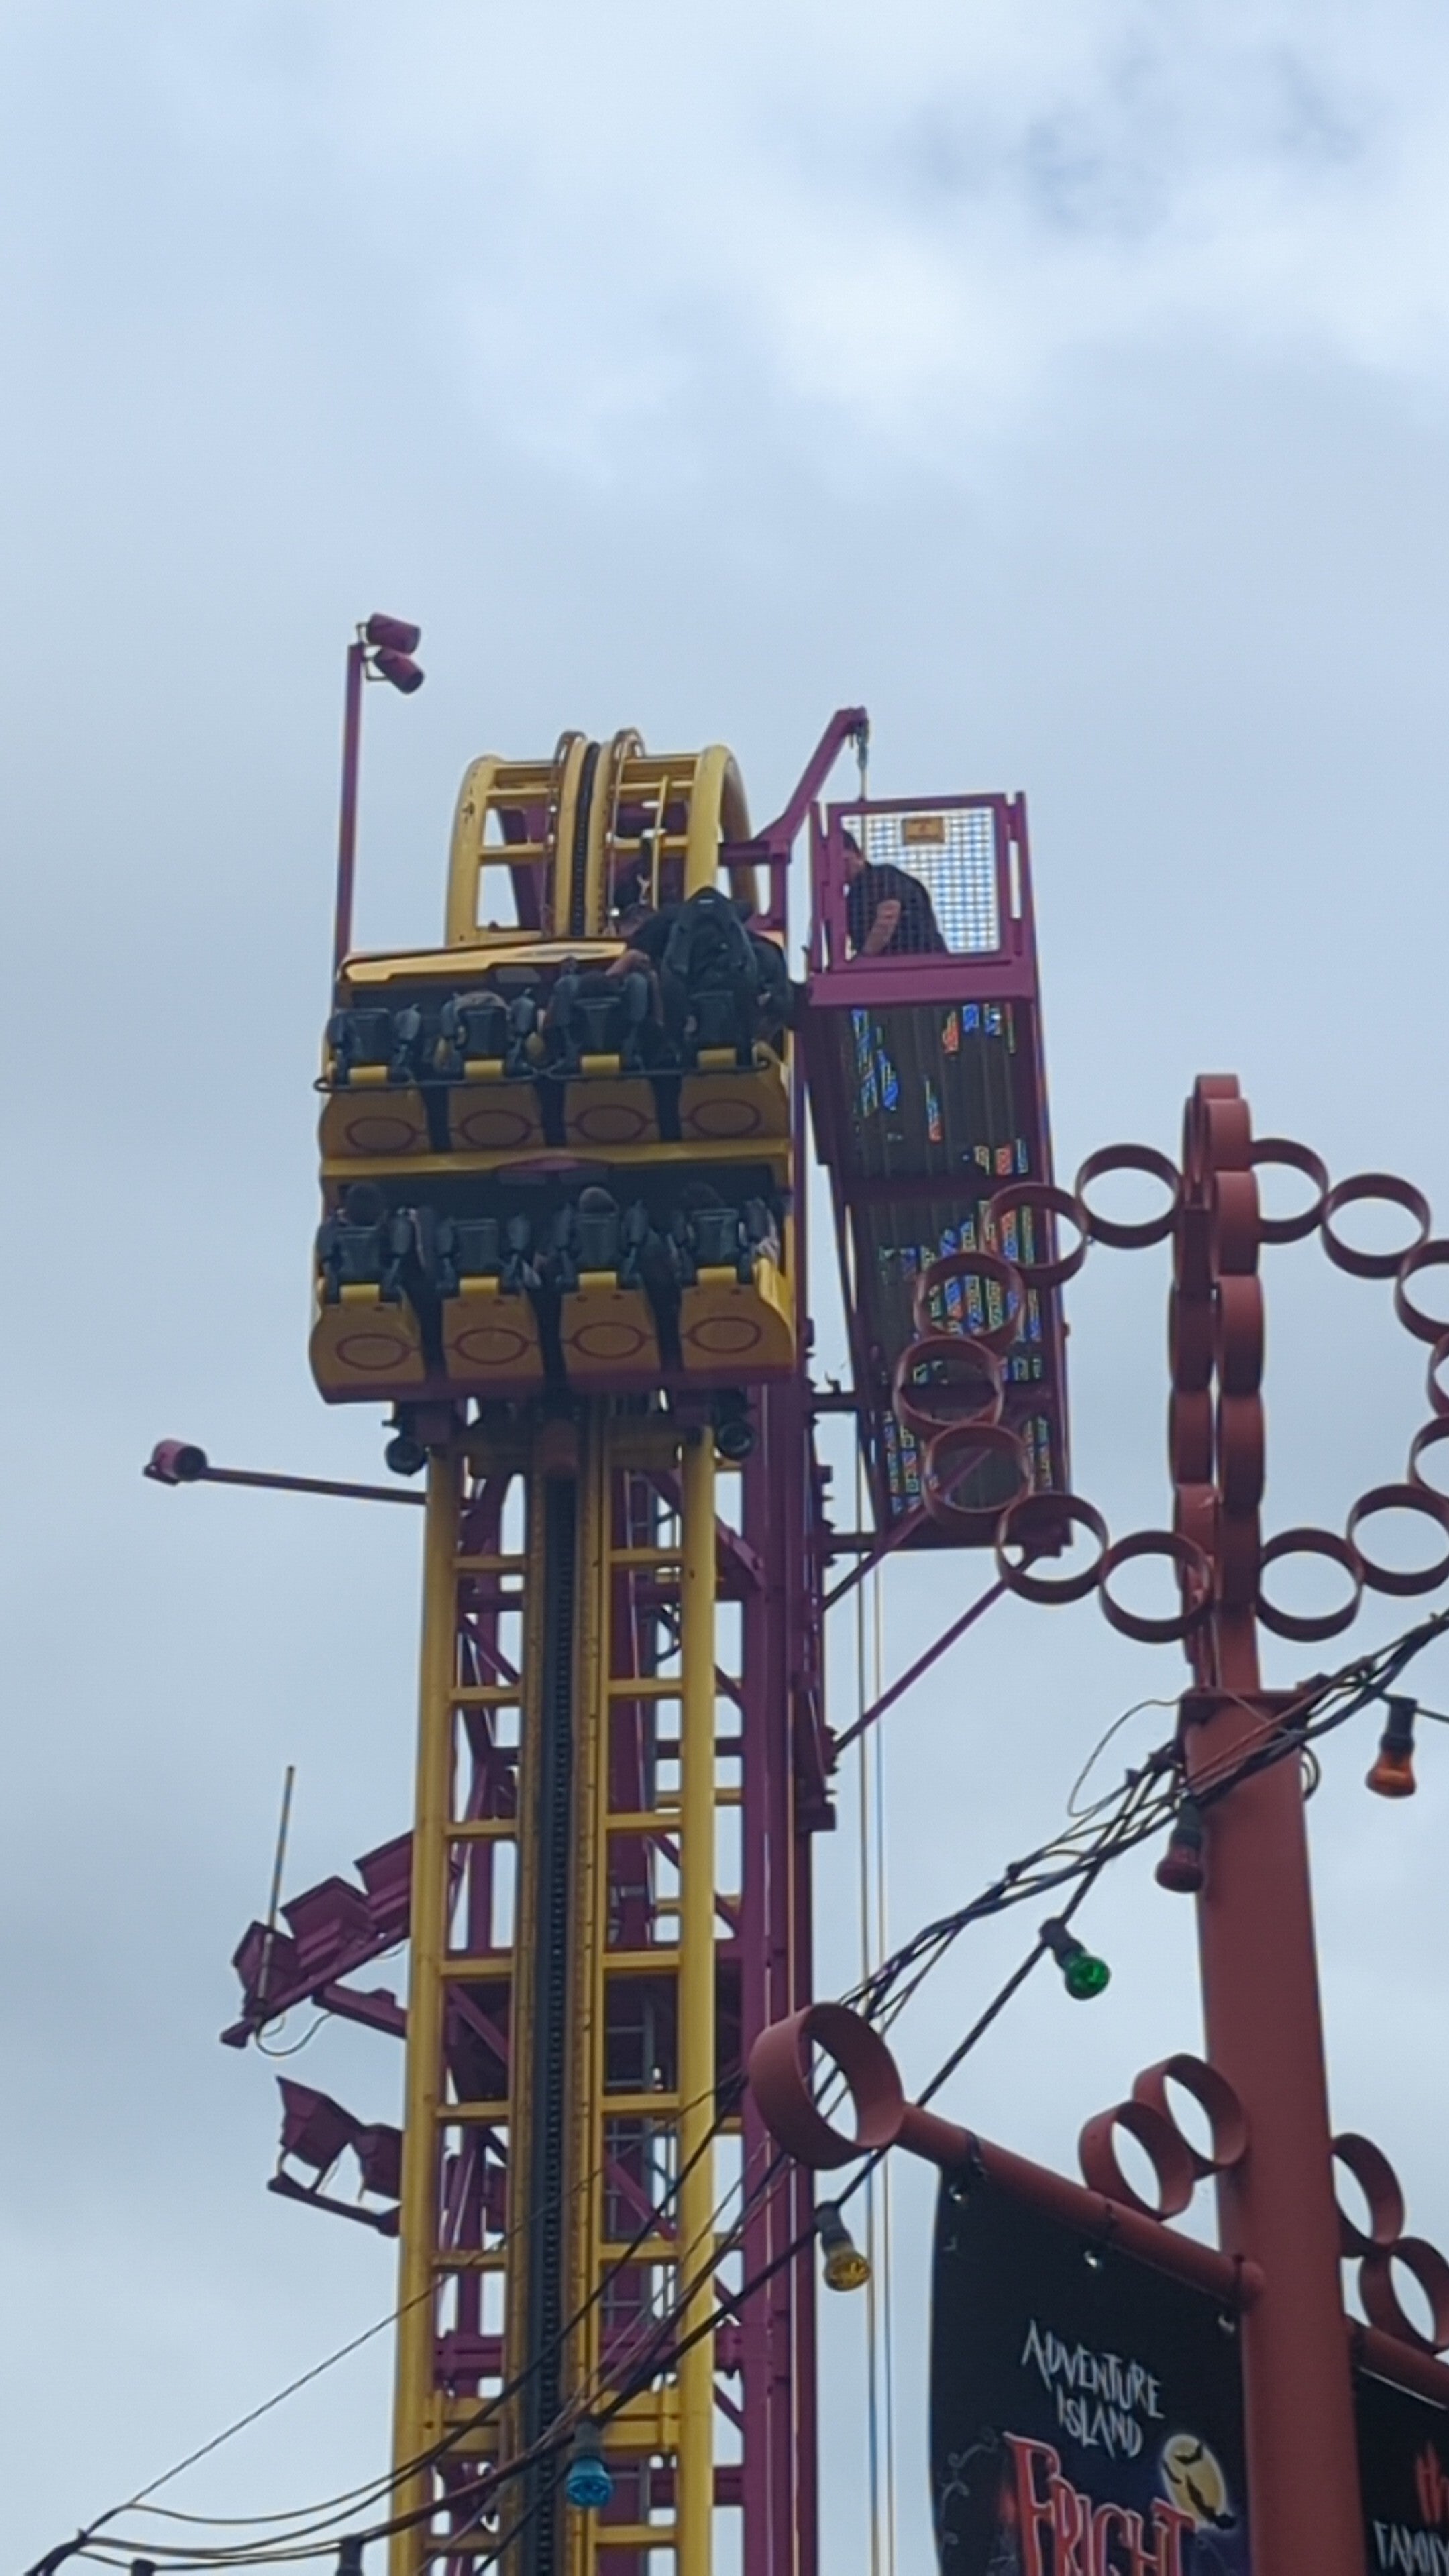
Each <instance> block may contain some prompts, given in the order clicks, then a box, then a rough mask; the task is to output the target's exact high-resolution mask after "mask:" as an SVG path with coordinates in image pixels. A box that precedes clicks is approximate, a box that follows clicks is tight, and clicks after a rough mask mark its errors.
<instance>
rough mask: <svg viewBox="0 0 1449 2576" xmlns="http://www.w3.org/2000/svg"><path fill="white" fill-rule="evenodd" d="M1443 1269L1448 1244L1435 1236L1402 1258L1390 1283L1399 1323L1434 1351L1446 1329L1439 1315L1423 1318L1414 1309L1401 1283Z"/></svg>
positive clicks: (1447, 1259) (1447, 1262) (1447, 1258)
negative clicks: (1394, 1277) (1396, 1274)
mask: <svg viewBox="0 0 1449 2576" xmlns="http://www.w3.org/2000/svg"><path fill="white" fill-rule="evenodd" d="M1446 1267H1449V1242H1446V1240H1445V1238H1444V1236H1443V1235H1436V1236H1434V1237H1432V1238H1431V1240H1430V1241H1429V1242H1427V1243H1416V1244H1415V1246H1414V1248H1413V1250H1412V1252H1406V1253H1405V1254H1404V1257H1403V1259H1402V1261H1401V1262H1400V1263H1399V1272H1398V1277H1397V1278H1396V1280H1395V1281H1394V1313H1395V1314H1396V1315H1397V1316H1398V1319H1399V1321H1400V1323H1401V1324H1403V1325H1405V1326H1406V1327H1407V1329H1408V1330H1409V1331H1410V1332H1411V1333H1412V1334H1413V1335H1414V1338H1415V1340H1416V1341H1420V1342H1431V1343H1432V1344H1433V1346H1434V1348H1435V1350H1437V1349H1438V1347H1439V1344H1440V1343H1441V1342H1442V1341H1443V1340H1444V1338H1445V1335H1446V1331H1449V1327H1446V1325H1445V1323H1444V1319H1443V1317H1442V1315H1426V1314H1425V1313H1424V1312H1423V1310H1422V1308H1420V1307H1418V1306H1416V1305H1415V1304H1414V1302H1413V1300H1412V1298H1410V1297H1409V1296H1408V1295H1407V1294H1406V1291H1405V1287H1404V1282H1405V1281H1406V1280H1408V1279H1414V1278H1417V1276H1418V1274H1419V1272H1420V1271H1421V1270H1442V1269H1444V1268H1446Z"/></svg>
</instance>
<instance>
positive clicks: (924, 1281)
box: [915, 1252, 1026, 1351]
mask: <svg viewBox="0 0 1449 2576" xmlns="http://www.w3.org/2000/svg"><path fill="white" fill-rule="evenodd" d="M953 1279H994V1280H995V1281H996V1284H997V1286H998V1287H999V1288H1000V1289H1001V1290H1002V1291H1003V1292H1004V1295H1005V1298H1006V1306H1007V1312H1006V1314H1005V1316H1004V1318H1003V1320H1002V1321H1001V1322H1000V1323H999V1324H992V1325H990V1326H988V1327H987V1328H986V1329H984V1330H983V1331H981V1332H979V1333H978V1332H968V1331H966V1330H964V1329H963V1332H962V1335H961V1338H962V1340H963V1341H972V1342H980V1343H981V1344H982V1346H983V1348H984V1349H986V1350H988V1351H1008V1350H1010V1348H1011V1345H1012V1343H1013V1342H1014V1341H1015V1339H1016V1336H1017V1334H1018V1332H1019V1331H1020V1329H1021V1324H1022V1318H1023V1313H1024V1309H1025V1306H1026V1284H1025V1282H1024V1280H1023V1278H1022V1275H1021V1272H1020V1270H1019V1269H1018V1268H1017V1265H1016V1263H1015V1262H1014V1261H1003V1259H1002V1257H1001V1255H1000V1253H999V1252H947V1253H944V1254H943V1255H942V1257H941V1259H940V1260H939V1261H933V1262H932V1263H931V1264H930V1266H929V1268H928V1269H925V1270H923V1271H922V1272H921V1275H920V1277H919V1278H918V1280H917V1281H916V1297H915V1319H916V1330H917V1332H918V1333H919V1334H921V1335H922V1336H923V1337H924V1336H927V1335H929V1334H931V1333H937V1332H939V1331H940V1330H941V1326H940V1323H939V1321H938V1320H937V1318H936V1317H934V1316H933V1315H932V1313H931V1299H932V1297H933V1296H934V1295H935V1293H936V1291H937V1289H938V1288H949V1286H950V1284H951V1282H952V1280H953Z"/></svg>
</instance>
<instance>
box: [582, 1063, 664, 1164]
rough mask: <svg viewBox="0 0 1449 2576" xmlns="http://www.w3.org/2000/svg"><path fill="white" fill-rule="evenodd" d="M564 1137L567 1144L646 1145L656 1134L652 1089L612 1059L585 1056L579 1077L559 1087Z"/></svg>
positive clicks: (640, 1076) (643, 1078) (642, 1076)
mask: <svg viewBox="0 0 1449 2576" xmlns="http://www.w3.org/2000/svg"><path fill="white" fill-rule="evenodd" d="M564 1134H565V1136H566V1137H567V1139H568V1142H569V1143H570V1144H571V1145H647V1144H652V1143H653V1142H654V1141H655V1140H656V1139H657V1137H658V1134H659V1112H658V1109H657V1106H656V1104H655V1098H654V1085H653V1083H652V1082H651V1081H650V1080H649V1078H648V1076H647V1074H642V1073H623V1072H621V1071H620V1068H619V1059H618V1057H617V1056H600V1057H589V1056H585V1058H584V1060H583V1072H582V1074H581V1075H580V1076H578V1077H577V1078H576V1079H575V1080H574V1081H572V1082H570V1083H568V1084H566V1085H565V1088H564Z"/></svg>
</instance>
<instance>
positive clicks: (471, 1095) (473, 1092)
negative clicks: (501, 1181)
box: [448, 1059, 543, 1154]
mask: <svg viewBox="0 0 1449 2576" xmlns="http://www.w3.org/2000/svg"><path fill="white" fill-rule="evenodd" d="M448 1138H449V1142H450V1143H451V1144H452V1145H453V1146H455V1147H456V1149H457V1151H458V1152H459V1153H462V1154H523V1153H532V1152H533V1151H534V1150H535V1149H536V1148H537V1147H538V1146H540V1145H541V1144H542V1143H543V1115H542V1112H541V1111H540V1109H539V1105H538V1093H537V1092H536V1091H535V1089H534V1087H533V1084H532V1083H531V1082H530V1081H528V1080H527V1079H526V1078H523V1077H520V1076H518V1075H514V1076H512V1077H509V1076H507V1075H505V1073H504V1071H503V1066H502V1064H501V1062H500V1063H497V1064H494V1063H492V1062H490V1061H488V1060H486V1059H484V1060H482V1061H480V1062H477V1063H473V1064H469V1065H468V1066H467V1067H466V1069H465V1072H464V1078H463V1080H462V1081H461V1082H460V1083H458V1084H457V1085H456V1087H455V1088H453V1089H452V1090H450V1091H449V1093H448Z"/></svg>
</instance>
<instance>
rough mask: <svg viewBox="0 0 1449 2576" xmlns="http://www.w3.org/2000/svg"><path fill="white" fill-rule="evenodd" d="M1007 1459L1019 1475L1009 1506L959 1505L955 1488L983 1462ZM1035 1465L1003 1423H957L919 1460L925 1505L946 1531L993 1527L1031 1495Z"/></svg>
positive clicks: (940, 1436)
mask: <svg viewBox="0 0 1449 2576" xmlns="http://www.w3.org/2000/svg"><path fill="white" fill-rule="evenodd" d="M992 1457H995V1458H1009V1459H1010V1461H1011V1463H1012V1465H1013V1466H1014V1467H1015V1469H1016V1473H1017V1490H1016V1492H1015V1493H1014V1494H1008V1495H1007V1497H1006V1499H1005V1501H1004V1502H1002V1501H999V1500H998V1501H996V1502H991V1503H958V1502H956V1501H954V1500H953V1494H952V1489H953V1487H954V1486H955V1485H956V1484H957V1483H958V1482H959V1480H960V1478H961V1477H962V1476H964V1475H967V1474H969V1472H970V1470H971V1468H972V1467H973V1466H975V1465H978V1464H979V1463H980V1461H981V1460H982V1459H983V1458H992ZM1031 1474H1032V1468H1031V1460H1030V1459H1029V1457H1028V1456H1027V1454H1026V1448H1025V1445H1024V1443H1023V1441H1022V1439H1021V1437H1020V1434H1019V1433H1017V1432H1015V1431H1009V1430H1008V1429H1007V1428H1006V1425H1005V1424H1004V1423H1002V1422H955V1423H952V1425H951V1426H950V1428H949V1429H948V1430H946V1431H938V1432H937V1433H936V1436H935V1438H934V1439H933V1440H932V1441H931V1443H930V1445H929V1447H928V1448H927V1449H926V1452H925V1454H924V1456H923V1458H922V1460H921V1501H922V1503H923V1504H924V1505H925V1508H926V1510H927V1512H928V1513H929V1514H930V1516H931V1519H932V1520H933V1521H935V1522H937V1523H938V1524H939V1526H940V1527H941V1528H942V1529H966V1530H980V1529H989V1528H992V1527H994V1526H995V1524H996V1522H997V1521H999V1520H1000V1518H1001V1515H1002V1513H1003V1512H1006V1511H1010V1509H1011V1506H1012V1504H1013V1503H1019V1502H1023V1501H1025V1500H1026V1498H1027V1497H1028V1495H1029V1494H1030V1492H1031Z"/></svg>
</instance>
